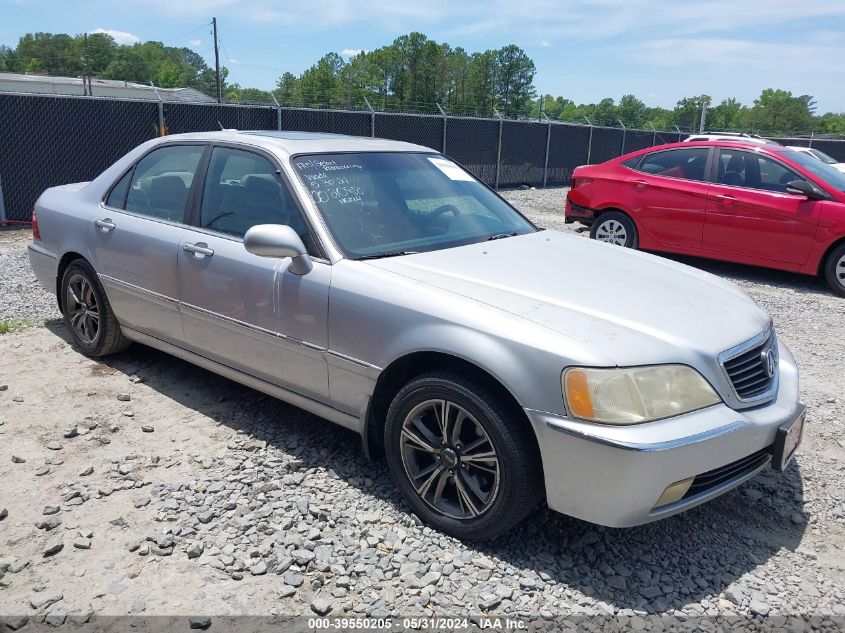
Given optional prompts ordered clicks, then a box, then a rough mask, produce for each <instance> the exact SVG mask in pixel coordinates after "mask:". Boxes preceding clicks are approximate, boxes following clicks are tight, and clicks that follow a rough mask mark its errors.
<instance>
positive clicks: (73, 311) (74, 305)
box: [65, 273, 100, 345]
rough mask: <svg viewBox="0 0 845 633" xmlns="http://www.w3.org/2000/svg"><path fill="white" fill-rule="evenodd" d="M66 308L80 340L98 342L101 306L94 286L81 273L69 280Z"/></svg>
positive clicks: (91, 342)
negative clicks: (98, 303)
mask: <svg viewBox="0 0 845 633" xmlns="http://www.w3.org/2000/svg"><path fill="white" fill-rule="evenodd" d="M65 309H66V310H67V313H68V319H69V321H70V326H71V327H72V328H73V330H74V332H75V333H76V336H77V337H78V338H79V340H80V341H81V342H83V343H86V344H88V345H93V344H94V343H96V342H97V337H98V336H99V335H100V307H99V305H97V297H96V295H95V294H94V288H93V286H91V283H90V282H89V281H88V280H87V279H86V278H85V277H84V276H83V275H82V274H81V273H76V274H74V275H72V276H71V277H70V279H69V280H68V283H67V293H66V294H65Z"/></svg>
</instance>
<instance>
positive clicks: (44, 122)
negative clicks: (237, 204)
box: [0, 93, 845, 223]
mask: <svg viewBox="0 0 845 633" xmlns="http://www.w3.org/2000/svg"><path fill="white" fill-rule="evenodd" d="M220 129H238V130H297V131H306V132H329V133H334V134H350V135H353V136H369V137H374V138H387V139H393V140H398V141H405V142H409V143H415V144H417V145H423V146H425V147H430V148H432V149H434V150H437V151H439V152H443V153H444V154H446V155H447V156H449V157H450V158H452V159H454V160H456V161H457V162H459V163H461V164H462V165H463V166H464V167H465V168H466V169H467V170H469V171H470V172H471V173H472V174H474V175H475V176H476V177H477V178H479V179H480V180H482V181H483V182H485V183H486V184H488V185H490V186H491V187H495V188H499V187H517V186H524V185H527V186H533V187H545V186H560V185H566V184H568V183H569V180H570V178H571V176H572V170H574V169H575V168H576V167H578V166H579V165H584V164H596V163H601V162H604V161H606V160H610V159H612V158H615V157H617V156H620V155H621V154H624V153H627V152H632V151H635V150H639V149H645V148H648V147H652V146H653V145H661V144H663V143H675V142H678V141H681V140H683V139H684V138H685V137H686V135H685V134H683V133H681V132H679V131H676V132H666V131H658V130H639V129H631V128H621V127H604V126H598V125H596V126H593V125H579V124H574V123H559V122H555V121H522V120H520V121H515V120H504V119H493V118H474V117H457V116H450V115H447V114H445V113H442V114H440V115H436V114H408V113H396V112H381V111H375V110H369V111H366V110H363V111H362V110H328V109H309V108H292V107H282V106H279V105H277V104H274V105H267V104H232V103H223V104H217V103H211V104H209V103H178V102H162V101H158V102H156V101H149V100H129V99H108V98H102V97H81V96H58V95H35V94H6V93H0V223H4V222H28V221H29V220H30V219H31V217H32V207H33V205H34V203H35V200H36V199H37V198H38V196H39V195H40V194H41V192H42V191H44V189H47V188H48V187H52V186H55V185H59V184H65V183H71V182H81V181H87V180H91V179H92V178H94V177H95V176H96V175H97V174H99V173H100V172H102V171H103V170H104V169H105V168H106V167H108V166H109V165H111V164H112V163H113V162H114V161H116V160H117V159H118V158H120V157H121V156H123V155H124V154H125V153H126V152H128V151H129V150H131V149H132V148H133V147H136V146H137V145H139V144H140V143H143V142H144V141H147V140H149V139H151V138H154V137H155V136H157V135H159V134H162V133H165V134H166V133H169V134H179V133H184V132H202V131H209V130H220ZM774 140H777V141H778V142H780V143H782V144H784V145H802V146H812V147H814V148H817V149H819V150H821V151H823V152H825V153H827V154H829V155H831V156H833V157H834V158H836V159H837V160H841V161H843V162H845V141H842V140H830V139H814V138H777V139H774Z"/></svg>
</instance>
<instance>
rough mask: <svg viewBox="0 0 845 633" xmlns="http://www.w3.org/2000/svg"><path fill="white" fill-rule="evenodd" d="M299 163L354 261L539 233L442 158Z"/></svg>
mask: <svg viewBox="0 0 845 633" xmlns="http://www.w3.org/2000/svg"><path fill="white" fill-rule="evenodd" d="M292 162H293V165H294V167H295V169H296V171H297V173H298V174H299V177H300V178H301V179H302V182H303V183H305V185H306V186H307V187H308V189H309V191H310V192H311V197H312V198H313V199H314V202H315V204H316V205H317V207H318V208H319V210H320V212H321V213H322V215H323V217H324V218H325V221H326V224H327V225H328V227H329V230H330V231H331V232H332V235H333V236H334V238H335V240H336V242H337V244H338V246H339V247H340V248H341V250H342V251H343V252H344V254H345V255H346V256H347V257H350V258H358V259H360V258H373V257H385V256H391V255H400V254H407V253H418V252H423V251H433V250H439V249H443V248H451V247H454V246H463V245H465V244H472V243H475V242H483V241H485V240H490V239H496V238H500V237H510V236H513V235H522V234H524V233H532V232H534V231H536V230H537V229H536V228H535V227H534V226H533V225H532V224H531V223H530V222H529V221H528V220H526V219H525V218H524V217H522V216H521V215H520V214H519V213H517V212H516V211H515V210H514V209H513V208H512V207H510V206H509V205H508V204H507V203H506V202H505V201H504V200H502V199H501V198H499V197H498V196H497V195H496V194H494V193H493V192H492V191H490V190H489V189H488V188H487V187H485V186H484V185H482V184H481V183H480V182H478V181H477V180H476V179H475V178H474V177H473V176H472V175H470V174H469V173H467V172H466V171H464V170H463V169H461V167H459V166H458V165H457V164H455V163H453V162H452V161H450V160H449V159H448V158H445V157H443V156H439V155H437V154H413V153H400V152H370V153H349V154H319V155H306V156H299V157H297V158H294V159H293V161H292Z"/></svg>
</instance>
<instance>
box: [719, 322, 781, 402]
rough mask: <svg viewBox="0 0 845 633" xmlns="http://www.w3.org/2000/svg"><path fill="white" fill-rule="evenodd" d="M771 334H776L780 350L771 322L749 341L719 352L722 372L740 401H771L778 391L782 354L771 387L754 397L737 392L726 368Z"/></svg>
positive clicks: (776, 348)
mask: <svg viewBox="0 0 845 633" xmlns="http://www.w3.org/2000/svg"><path fill="white" fill-rule="evenodd" d="M770 336H774V349H775V353H777V351H778V347H777V345H778V341H777V335H776V333H775V328H774V325H773V324H772V323H771V322H770V323H769V327H767V328H766V329H765V330H763V331H762V332H760V333H759V334H758V335H757V336H754V337H752V338H750V339H748V340H747V341H743V342H742V343H740V344H739V345H734V346H733V347H731V348H730V349H726V350H725V351H724V352H722V353H721V354H719V355H718V356H717V357H716V358H717V360H718V361H719V368H720V369H721V370H722V374H723V375H724V376H725V380H727V381H728V385H730V388H731V393H733V396H734V397H735V398H736V399H737V401H738V402H740V403H742V404H744V405H746V406H747V407H750V406H752V405H755V404H762V403H764V402H770V401H771V400H772V399H773V398H774V397H775V394H776V393H777V391H778V387H779V385H780V354H778V363H777V366H776V368H775V375H774V376H773V377H772V384H771V385H769V388H768V389H766V391H764V392H763V393H760V394H758V395H756V396H754V397H752V398H743V397H742V396H740V395H739V393H737V390H736V387H734V383H733V380H731V376H730V374H729V373H728V370H727V369H725V363H726V362H728V361H729V360H731V359H733V358H736V357H737V356H739V355H740V354H744V353H745V352H747V351H749V350H751V349H753V348H755V347H757V346H758V345H762V344H763V343H765V342H766V341H767V340H768V339H769V337H770Z"/></svg>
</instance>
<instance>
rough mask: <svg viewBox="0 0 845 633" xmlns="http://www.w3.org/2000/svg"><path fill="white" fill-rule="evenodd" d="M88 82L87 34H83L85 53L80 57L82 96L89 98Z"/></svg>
mask: <svg viewBox="0 0 845 633" xmlns="http://www.w3.org/2000/svg"><path fill="white" fill-rule="evenodd" d="M90 85H91V84H90V82H89V81H88V33H85V53H84V54H83V55H82V94H83V95H85V96H86V97H89V96H91V93H90Z"/></svg>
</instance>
